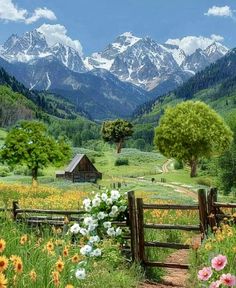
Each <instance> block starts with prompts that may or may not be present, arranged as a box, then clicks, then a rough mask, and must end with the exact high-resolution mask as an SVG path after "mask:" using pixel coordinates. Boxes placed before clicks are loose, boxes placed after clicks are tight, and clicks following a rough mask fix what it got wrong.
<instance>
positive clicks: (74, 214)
mask: <svg viewBox="0 0 236 288" xmlns="http://www.w3.org/2000/svg"><path fill="white" fill-rule="evenodd" d="M127 195H128V215H127V221H113V222H112V223H113V224H115V225H117V226H119V227H127V228H128V231H127V233H126V234H125V235H124V239H125V240H126V241H127V242H126V244H125V245H124V247H123V251H125V252H128V253H131V255H132V260H133V261H136V262H140V263H141V264H142V265H143V266H144V267H167V268H179V269H188V268H189V265H188V264H182V263H164V262H160V261H149V260H148V259H147V257H146V255H145V254H146V253H145V248H147V247H152V248H169V249H189V248H191V245H187V244H181V243H169V242H168V243H167V242H166V243H165V242H159V241H146V240H145V229H155V230H181V231H193V232H199V233H201V236H202V239H203V238H204V237H205V236H206V235H207V233H208V231H209V229H211V230H212V231H214V230H215V229H214V228H215V226H219V224H220V222H221V220H222V219H224V218H225V217H227V218H228V217H231V216H232V215H230V213H229V211H227V214H225V213H224V212H223V210H224V209H226V208H231V209H232V213H233V211H234V208H236V203H221V202H218V200H217V189H215V188H211V189H210V190H209V191H208V193H206V191H205V190H204V189H200V190H199V191H198V204H193V205H179V204H148V203H144V201H143V199H142V198H137V199H136V198H135V194H134V191H129V192H128V193H127ZM146 210H185V211H192V210H195V211H198V214H199V224H198V225H180V224H163V223H159V224H158V223H145V220H144V214H145V211H146ZM6 211H7V212H11V213H12V216H13V219H14V220H15V221H16V222H25V223H27V224H30V225H36V226H38V225H44V224H47V225H54V226H64V225H67V224H68V222H70V221H78V222H80V221H82V220H83V219H84V216H85V215H86V213H87V212H85V211H82V210H56V209H54V210H48V209H28V208H20V207H19V203H18V202H17V201H13V203H12V208H0V212H6ZM235 218H236V217H235ZM65 220H66V222H65ZM235 220H236V219H235ZM67 229H68V225H67Z"/></svg>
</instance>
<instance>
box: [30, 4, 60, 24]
mask: <svg viewBox="0 0 236 288" xmlns="http://www.w3.org/2000/svg"><path fill="white" fill-rule="evenodd" d="M41 18H44V19H48V20H56V19H57V17H56V15H55V14H54V12H53V11H52V10H49V9H47V8H46V7H44V8H37V9H35V10H34V13H33V15H32V16H31V17H29V18H27V19H26V20H25V23H26V24H31V23H33V22H36V21H38V20H39V19H41Z"/></svg>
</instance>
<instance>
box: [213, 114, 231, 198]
mask: <svg viewBox="0 0 236 288" xmlns="http://www.w3.org/2000/svg"><path fill="white" fill-rule="evenodd" d="M226 121H227V124H228V125H229V127H230V128H231V130H232V131H233V132H234V140H233V142H232V144H231V145H230V147H229V149H227V150H226V151H225V152H224V153H223V154H222V155H221V156H220V157H219V161H218V167H217V168H218V179H219V185H220V187H221V188H222V190H223V192H224V194H229V193H230V192H231V190H232V188H236V115H235V114H231V115H229V116H228V117H227V119H226Z"/></svg>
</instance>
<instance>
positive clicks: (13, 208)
mask: <svg viewBox="0 0 236 288" xmlns="http://www.w3.org/2000/svg"><path fill="white" fill-rule="evenodd" d="M19 208H20V207H19V203H18V201H13V202H12V215H13V219H14V220H15V221H16V218H17V211H16V209H19Z"/></svg>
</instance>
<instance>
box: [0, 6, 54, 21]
mask: <svg viewBox="0 0 236 288" xmlns="http://www.w3.org/2000/svg"><path fill="white" fill-rule="evenodd" d="M41 18H44V19H48V20H56V19H57V18H56V15H55V14H54V12H53V11H52V10H49V9H47V8H46V7H44V8H36V9H35V10H34V12H33V14H32V16H29V12H28V11H27V10H26V9H22V8H18V7H17V5H16V4H14V3H13V2H12V0H0V20H3V21H15V22H17V21H21V22H25V23H26V24H31V23H33V22H36V21H38V20H39V19H41Z"/></svg>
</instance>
